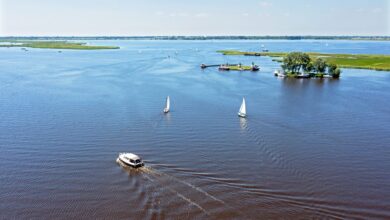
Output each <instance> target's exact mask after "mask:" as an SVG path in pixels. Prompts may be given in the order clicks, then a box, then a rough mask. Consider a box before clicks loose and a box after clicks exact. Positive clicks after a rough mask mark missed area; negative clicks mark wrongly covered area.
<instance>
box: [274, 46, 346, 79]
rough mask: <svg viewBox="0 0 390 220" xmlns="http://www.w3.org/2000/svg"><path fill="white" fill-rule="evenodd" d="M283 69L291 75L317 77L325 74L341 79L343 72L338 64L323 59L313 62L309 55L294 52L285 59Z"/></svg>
mask: <svg viewBox="0 0 390 220" xmlns="http://www.w3.org/2000/svg"><path fill="white" fill-rule="evenodd" d="M282 69H283V70H284V71H285V72H287V73H289V74H301V73H306V74H310V75H314V76H317V77H323V76H324V75H325V74H328V75H330V76H332V77H333V78H339V77H340V74H341V70H340V69H339V68H338V67H337V65H336V64H333V63H327V62H326V61H325V60H324V59H322V58H317V59H315V60H313V59H312V58H311V57H310V56H309V55H308V54H306V53H302V52H292V53H289V54H287V56H285V57H284V58H283V64H282Z"/></svg>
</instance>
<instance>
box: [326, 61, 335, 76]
mask: <svg viewBox="0 0 390 220" xmlns="http://www.w3.org/2000/svg"><path fill="white" fill-rule="evenodd" d="M336 69H337V65H336V64H333V63H330V64H329V65H328V74H329V75H333V74H334V73H335V71H336Z"/></svg>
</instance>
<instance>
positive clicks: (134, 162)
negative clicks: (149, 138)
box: [117, 153, 144, 168]
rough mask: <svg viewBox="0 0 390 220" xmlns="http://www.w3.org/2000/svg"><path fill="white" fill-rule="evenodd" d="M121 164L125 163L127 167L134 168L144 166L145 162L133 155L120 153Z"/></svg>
mask: <svg viewBox="0 0 390 220" xmlns="http://www.w3.org/2000/svg"><path fill="white" fill-rule="evenodd" d="M117 160H119V161H120V162H122V163H124V164H125V165H127V166H131V167H134V168H137V167H142V166H144V162H143V161H142V159H141V158H140V157H139V156H137V155H135V154H132V153H120V154H119V156H118V159H117Z"/></svg>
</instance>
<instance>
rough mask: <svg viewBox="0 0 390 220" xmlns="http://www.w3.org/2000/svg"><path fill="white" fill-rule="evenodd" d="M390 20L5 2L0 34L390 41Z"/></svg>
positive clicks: (207, 7) (361, 0)
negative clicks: (372, 38) (313, 37)
mask: <svg viewBox="0 0 390 220" xmlns="http://www.w3.org/2000/svg"><path fill="white" fill-rule="evenodd" d="M389 13H390V0H354V1H348V0H322V1H318V0H317V1H316V0H295V1H285V0H264V1H261V0H77V1H76V0H0V35H1V36H10V35H12V36H22V35H23V36H26V35H27V36H31V35H40V36H41V35H44V36H58V35H61V36H103V35H104V36H106V35H116V36H139V35H390V15H389Z"/></svg>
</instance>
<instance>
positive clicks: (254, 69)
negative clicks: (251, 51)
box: [251, 64, 260, 71]
mask: <svg viewBox="0 0 390 220" xmlns="http://www.w3.org/2000/svg"><path fill="white" fill-rule="evenodd" d="M251 70H252V71H259V70H260V67H259V66H258V65H254V64H252V66H251Z"/></svg>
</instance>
